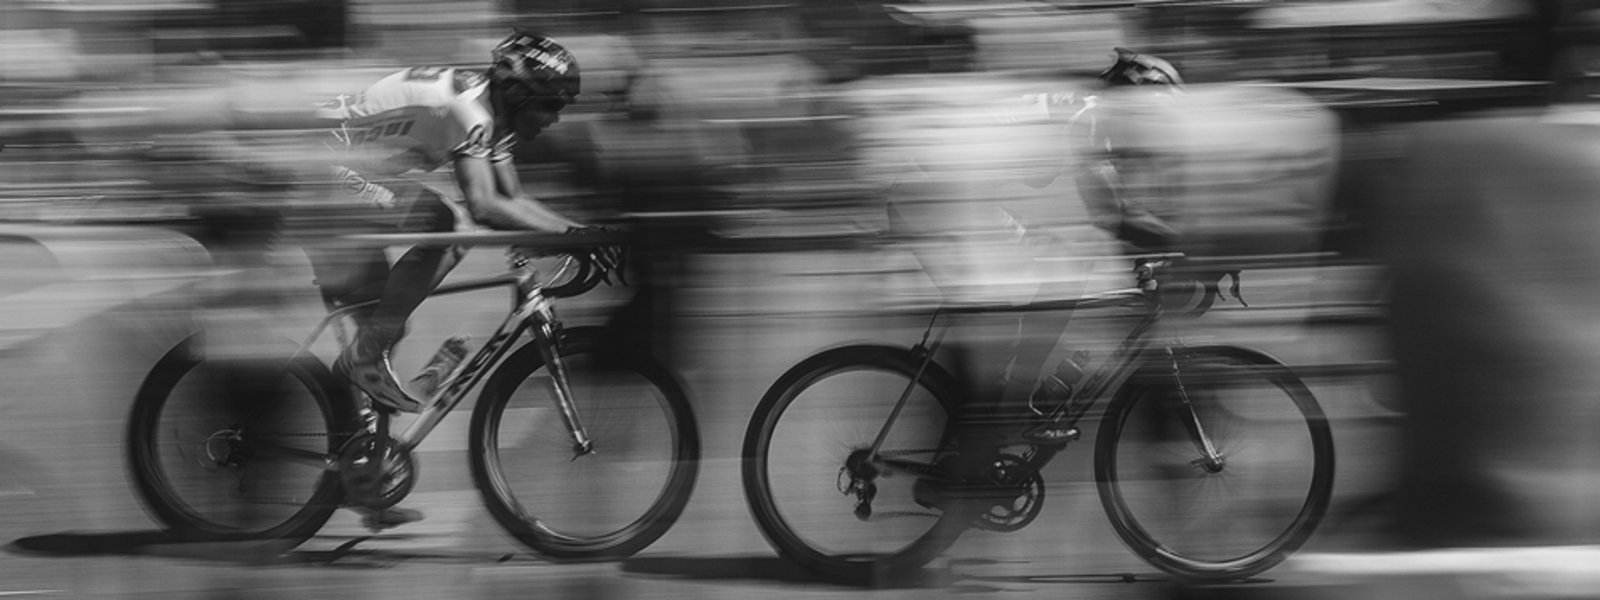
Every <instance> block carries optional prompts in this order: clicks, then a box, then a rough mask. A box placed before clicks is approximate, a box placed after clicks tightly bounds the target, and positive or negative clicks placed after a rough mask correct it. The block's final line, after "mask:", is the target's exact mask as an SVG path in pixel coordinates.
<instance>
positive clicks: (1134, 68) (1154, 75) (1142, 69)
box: [1100, 48, 1183, 87]
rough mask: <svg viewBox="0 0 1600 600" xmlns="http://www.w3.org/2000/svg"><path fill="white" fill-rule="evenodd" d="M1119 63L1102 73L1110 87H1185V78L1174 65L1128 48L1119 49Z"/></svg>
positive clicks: (1103, 79)
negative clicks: (1179, 74)
mask: <svg viewBox="0 0 1600 600" xmlns="http://www.w3.org/2000/svg"><path fill="white" fill-rule="evenodd" d="M1116 51H1117V62H1116V63H1114V64H1112V65H1111V68H1109V69H1106V70H1105V71H1104V72H1102V73H1100V80H1101V81H1104V82H1105V83H1106V85H1108V86H1120V85H1169V86H1174V87H1183V78H1182V77H1180V76H1178V70H1177V69H1174V68H1173V67H1172V63H1169V62H1167V61H1164V60H1161V59H1159V58H1156V57H1154V56H1150V55H1148V54H1140V53H1138V52H1134V51H1132V50H1129V49H1127V48H1117V49H1116Z"/></svg>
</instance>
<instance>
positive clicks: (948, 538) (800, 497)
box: [743, 346, 975, 585]
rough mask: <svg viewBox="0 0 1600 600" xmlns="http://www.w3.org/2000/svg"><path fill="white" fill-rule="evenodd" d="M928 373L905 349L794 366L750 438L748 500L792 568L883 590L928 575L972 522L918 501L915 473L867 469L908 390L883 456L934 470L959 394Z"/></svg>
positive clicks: (826, 355)
mask: <svg viewBox="0 0 1600 600" xmlns="http://www.w3.org/2000/svg"><path fill="white" fill-rule="evenodd" d="M921 366H922V361H921V360H919V359H918V358H917V357H916V356H915V355H913V354H912V353H911V352H910V351H907V350H903V349H899V348H891V347H883V346H851V347H845V348H838V349H834V350H829V351H827V352H823V353H821V354H817V355H815V356H812V357H811V358H808V359H806V360H805V361H802V362H801V363H800V364H798V365H795V366H794V367H793V368H791V369H789V371H788V372H786V373H784V374H783V376H782V377H780V378H779V379H778V380H777V382H775V383H774V384H773V385H772V387H771V389H769V390H768V391H767V394H766V396H765V397H763V398H762V399H761V403H760V404H759V405H757V407H756V411H755V414H754V415H753V416H752V418H751V420H750V427H749V429H748V431H747V432H746V433H745V440H744V465H743V471H744V472H743V476H744V489H745V498H746V501H747V502H748V503H749V504H750V512H751V513H752V514H753V515H754V516H755V519H756V523H757V524H758V525H759V526H760V528H761V532H762V533H763V534H764V535H765V536H766V538H767V541H768V542H770V543H771V544H772V545H773V547H774V548H776V549H777V550H778V552H779V553H780V554H781V555H783V556H784V557H785V558H787V559H788V560H790V561H791V562H794V563H796V564H798V565H800V566H802V567H804V568H806V569H807V570H809V571H811V572H812V573H814V574H816V575H818V576H820V577H821V578H823V579H825V580H827V581H831V582H834V583H842V584H847V585H874V584H878V583H883V582H886V581H893V580H896V579H900V578H903V577H905V576H906V575H908V574H910V573H913V572H915V571H916V570H919V569H921V568H922V567H923V566H924V565H926V564H927V563H928V562H929V561H932V560H933V559H934V558H937V557H938V555H939V554H940V553H941V552H943V551H944V550H945V549H946V548H948V547H949V546H950V544H951V543H953V542H954V541H955V539H956V537H957V536H958V535H959V534H960V533H961V531H962V530H964V529H965V528H966V526H967V525H969V524H970V523H971V522H972V519H971V518H966V519H964V520H963V518H962V517H960V516H957V515H946V514H945V513H944V512H942V510H941V509H940V508H938V505H937V504H936V503H931V502H928V499H927V498H920V499H919V498H918V497H917V495H916V493H915V492H914V489H913V488H914V486H915V485H916V482H917V480H918V478H919V476H918V475H917V474H916V473H914V472H911V471H912V470H911V469H906V470H899V471H897V470H895V469H882V470H880V469H877V468H875V467H871V466H869V467H867V468H861V466H860V463H861V461H863V460H864V457H865V456H866V454H867V453H868V451H869V449H870V448H871V447H872V445H873V442H874V440H875V439H876V438H877V437H878V435H879V432H880V431H881V430H882V428H883V427H884V426H885V424H886V423H889V422H890V419H891V414H892V413H893V412H894V408H895V404H896V402H897V401H898V400H899V399H900V397H901V395H902V394H904V393H905V392H906V390H907V389H908V388H909V389H910V396H909V397H908V398H907V400H906V402H905V404H904V406H903V407H902V408H901V411H900V413H899V414H898V415H896V416H894V417H893V425H892V427H891V428H890V430H889V435H888V436H887V438H885V440H884V443H883V445H882V446H881V447H880V448H879V451H878V456H879V458H880V459H881V460H883V461H898V462H901V463H902V464H905V465H921V466H923V467H925V468H927V469H928V470H929V471H930V472H931V471H932V470H933V465H934V463H935V460H936V458H937V456H936V451H937V450H938V449H939V445H940V438H941V436H942V435H943V434H944V432H945V423H946V420H947V419H948V417H949V415H950V414H951V411H952V410H953V407H954V406H955V403H956V398H957V396H956V390H957V389H958V388H957V387H956V385H955V383H954V380H953V378H952V377H951V376H950V375H949V374H948V372H946V371H945V370H944V369H943V368H940V367H939V366H938V365H936V364H933V363H928V365H927V368H926V369H920V367H921ZM919 370H920V371H921V376H920V377H918V376H917V374H918V372H919ZM913 379H915V381H916V385H915V386H912V385H911V384H912V382H913ZM919 500H922V502H919ZM925 504H930V505H931V506H925ZM959 510H965V509H956V511H959ZM974 516H975V513H974Z"/></svg>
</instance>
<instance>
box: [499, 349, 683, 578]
mask: <svg viewBox="0 0 1600 600" xmlns="http://www.w3.org/2000/svg"><path fill="white" fill-rule="evenodd" d="M560 356H561V361H562V363H563V365H564V366H565V368H566V373H567V379H568V383H569V385H570V388H571V390H572V402H573V405H574V408H575V409H576V411H577V415H578V418H579V420H580V421H581V423H582V424H583V426H584V429H585V430H586V431H587V432H588V434H589V437H590V439H591V440H592V441H593V444H594V446H593V447H594V452H592V453H589V454H584V455H581V456H576V455H575V453H574V449H573V436H572V434H571V433H569V432H568V431H567V429H566V426H565V424H564V421H563V419H562V413H561V408H560V406H559V405H558V404H557V402H556V396H555V393H554V387H553V386H554V381H553V380H552V378H551V375H550V370H549V368H548V367H547V365H545V364H544V360H543V359H542V358H541V357H540V355H539V352H538V349H537V348H536V347H534V346H532V345H527V346H523V347H522V348H521V349H519V350H517V351H516V352H515V353H513V354H512V355H511V357H510V358H509V359H507V360H506V361H505V363H504V364H503V366H501V367H500V368H499V369H498V370H496V371H495V373H494V375H493V376H491V377H490V378H489V381H488V383H487V384H485V386H484V389H483V394H482V395H481V396H480V397H479V399H478V406H477V408H475V409H474V410H473V414H472V432H471V447H472V475H473V479H474V480H475V481H476V483H477V486H478V489H479V491H481V492H482V494H483V499H484V503H485V504H486V505H487V506H488V509H489V514H491V515H493V516H494V519H495V521H497V522H499V523H500V525H501V526H502V527H504V528H505V530H506V531H507V532H508V533H510V534H511V536H512V537H514V538H516V539H517V541H519V542H521V543H522V544H523V545H525V546H527V547H528V548H531V549H533V550H534V551H536V552H539V553H540V554H542V555H544V556H546V557H549V558H553V559H558V560H607V559H622V558H627V557H629V556H632V555H633V554H635V553H637V552H638V551H640V550H642V549H644V548H645V547H647V546H649V545H650V544H652V543H654V542H655V541H656V540H657V539H659V538H660V537H661V536H662V535H664V534H666V532H667V530H668V529H669V528H671V527H672V524H673V522H675V521H676V520H677V519H678V516H679V515H681V514H682V513H683V509H684V506H686V505H687V504H688V502H689V495H690V494H691V493H692V492H693V491H694V482H695V476H696V475H697V474H698V472H699V460H700V434H699V432H698V431H697V429H696V426H695V419H694V413H693V411H692V410H691V408H690V405H689V399H688V396H687V394H685V393H684V391H683V387H682V386H681V385H680V384H679V383H678V381H677V379H676V378H675V377H673V376H672V375H671V374H670V373H668V372H667V370H666V369H665V368H663V367H662V366H660V365H659V364H657V363H656V362H655V361H654V360H652V359H649V358H647V357H644V356H640V355H636V354H630V353H627V352H615V353H614V352H609V351H606V349H604V348H603V347H602V344H601V336H600V330H599V328H593V327H582V328H574V329H568V330H567V331H566V332H565V334H564V336H563V338H562V340H561V354H560Z"/></svg>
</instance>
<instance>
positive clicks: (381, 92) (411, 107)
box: [317, 67, 515, 177]
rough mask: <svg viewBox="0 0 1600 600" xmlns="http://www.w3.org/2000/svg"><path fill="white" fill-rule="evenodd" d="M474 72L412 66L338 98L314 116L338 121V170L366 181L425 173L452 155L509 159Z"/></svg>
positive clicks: (483, 83) (506, 139)
mask: <svg viewBox="0 0 1600 600" xmlns="http://www.w3.org/2000/svg"><path fill="white" fill-rule="evenodd" d="M487 94H488V80H487V78H485V77H484V76H483V75H482V74H480V73H476V72H471V71H463V70H459V69H451V68H438V67H417V68H413V69H407V70H405V71H400V72H398V73H394V74H392V75H389V76H387V77H384V78H383V79H380V80H378V81H377V82H376V83H373V84H372V85H371V86H369V87H367V89H365V90H363V91H362V92H361V93H360V94H359V95H357V96H355V97H354V98H351V97H349V96H340V97H339V98H337V99H336V100H334V101H333V102H330V103H328V104H326V105H324V106H323V107H322V108H321V109H319V110H318V112H317V114H318V116H319V117H321V118H325V119H330V120H338V121H340V122H341V123H342V127H341V128H340V129H339V130H337V131H335V132H334V133H335V135H336V136H337V137H338V138H339V140H340V142H342V147H341V148H340V150H341V155H340V156H338V157H336V158H335V161H336V162H338V163H339V164H340V165H342V166H345V167H349V168H350V169H354V170H355V171H358V172H360V173H363V174H366V175H368V176H378V177H390V176H395V175H399V174H401V173H405V172H407V171H433V170H435V169H437V168H439V167H440V166H442V165H444V164H445V163H448V162H450V161H451V160H452V159H454V158H456V157H458V156H476V157H485V158H489V159H491V160H495V161H501V160H507V159H509V158H510V150H511V146H512V145H513V144H514V143H515V138H514V137H513V134H512V133H511V132H509V131H497V130H496V127H495V119H494V115H493V113H492V112H491V110H490V108H489V104H488V98H487Z"/></svg>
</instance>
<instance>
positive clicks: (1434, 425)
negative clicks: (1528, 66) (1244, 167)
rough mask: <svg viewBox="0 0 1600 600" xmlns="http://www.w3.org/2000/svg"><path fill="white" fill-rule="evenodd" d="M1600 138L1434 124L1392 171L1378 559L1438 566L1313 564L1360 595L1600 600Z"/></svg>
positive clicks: (1588, 130) (1521, 118)
mask: <svg viewBox="0 0 1600 600" xmlns="http://www.w3.org/2000/svg"><path fill="white" fill-rule="evenodd" d="M1596 123H1600V120H1595V119H1593V115H1592V111H1591V110H1587V109H1586V110H1580V111H1573V112H1571V113H1568V112H1565V111H1563V112H1560V113H1554V114H1551V115H1511V116H1506V115H1501V116H1494V117H1487V118H1477V119H1462V120H1457V121H1448V122H1440V123H1434V124H1429V125H1423V126H1419V127H1418V128H1417V129H1416V130H1415V132H1414V133H1415V135H1414V137H1413V138H1412V140H1411V143H1410V145H1409V147H1408V153H1407V156H1408V157H1409V158H1408V159H1407V160H1405V161H1403V163H1402V164H1399V165H1396V166H1395V168H1396V169H1397V173H1398V175H1397V178H1398V180H1399V187H1398V188H1397V189H1396V190H1394V193H1393V194H1392V195H1390V196H1386V199H1385V202H1384V203H1383V206H1384V207H1385V212H1384V218H1383V222H1382V223H1381V228H1382V231H1383V232H1384V235H1383V239H1384V241H1385V246H1384V247H1385V249H1386V251H1387V254H1386V258H1387V260H1388V261H1389V263H1390V264H1391V265H1392V266H1393V269H1394V277H1393V281H1394V284H1393V285H1394V289H1393V307H1392V308H1393V310H1392V314H1391V316H1390V321H1389V322H1390V325H1391V334H1392V341H1393V349H1394V355H1395V358H1396V361H1397V366H1398V369H1399V381H1400V384H1401V386H1400V390H1401V397H1402V401H1403V403H1404V409H1405V412H1406V417H1405V420H1404V425H1403V430H1402V448H1403V450H1404V452H1403V453H1402V454H1401V455H1400V456H1398V457H1396V459H1397V460H1398V461H1399V462H1400V465H1401V470H1400V477H1399V482H1398V483H1399V492H1400V493H1399V500H1398V503H1397V506H1396V510H1395V512H1394V515H1393V516H1394V521H1393V525H1392V526H1391V527H1389V528H1387V529H1386V530H1385V532H1384V537H1383V538H1382V539H1381V540H1380V542H1379V544H1378V546H1377V547H1376V548H1374V549H1393V548H1399V549H1411V550H1431V552H1426V553H1402V554H1370V555H1360V554H1357V555H1351V556H1345V557H1337V556H1335V557H1320V556H1315V555H1313V556H1308V557H1305V559H1304V560H1303V561H1302V564H1303V566H1304V567H1305V568H1307V569H1308V570H1309V571H1312V572H1319V573H1328V572H1334V573H1341V574H1344V575H1347V576H1354V577H1356V578H1358V579H1360V580H1361V581H1359V582H1357V583H1358V584H1359V587H1357V588H1355V589H1354V590H1353V591H1352V594H1351V596H1350V597H1360V598H1373V597H1386V598H1387V597H1402V596H1403V597H1406V598H1413V599H1416V598H1531V597H1540V598H1543V597H1592V594H1593V593H1594V591H1595V590H1596V589H1600V588H1596V587H1595V585H1596V584H1597V583H1600V561H1597V558H1600V557H1597V555H1596V554H1595V553H1594V552H1593V548H1594V544H1596V543H1600V503H1597V502H1595V490H1597V489H1600V452H1596V449H1597V448H1600V433H1597V432H1600V400H1597V397H1596V395H1595V390H1596V389H1597V387H1596V384H1597V383H1600V379H1597V378H1596V373H1597V372H1600V371H1596V369H1595V365H1597V364H1600V337H1597V336H1596V335H1595V331H1597V330H1600V329H1597V328H1600V277H1597V276H1596V275H1595V273H1596V270H1595V269H1594V268H1593V262H1594V260H1595V259H1596V258H1600V245H1597V243H1596V237H1595V236H1594V235H1593V227H1591V224H1592V223H1594V222H1596V221H1597V220H1600V212H1597V206H1600V205H1597V204H1596V203H1595V202H1594V201H1593V200H1594V196H1595V193H1596V190H1600V177H1597V176H1596V173H1597V172H1600V171H1597V169H1596V168H1595V165H1594V158H1593V157H1594V154H1593V151H1592V148H1593V147H1594V145H1595V143H1596V142H1597V141H1600V126H1596ZM1585 548H1587V549H1588V550H1585ZM1527 549H1540V551H1541V552H1543V554H1527V553H1526V551H1525V550H1527ZM1538 556H1542V557H1543V558H1532V559H1531V560H1530V559H1529V558H1530V557H1538Z"/></svg>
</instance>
